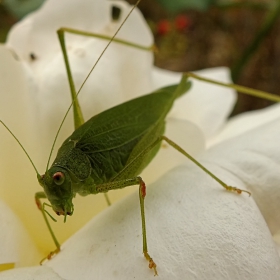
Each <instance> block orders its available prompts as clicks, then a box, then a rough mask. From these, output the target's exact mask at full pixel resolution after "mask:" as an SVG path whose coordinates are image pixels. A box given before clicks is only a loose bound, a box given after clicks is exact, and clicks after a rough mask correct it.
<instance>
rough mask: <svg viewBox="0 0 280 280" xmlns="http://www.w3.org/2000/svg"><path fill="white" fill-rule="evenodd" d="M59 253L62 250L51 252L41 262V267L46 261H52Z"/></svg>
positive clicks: (57, 249)
mask: <svg viewBox="0 0 280 280" xmlns="http://www.w3.org/2000/svg"><path fill="white" fill-rule="evenodd" d="M59 252H60V248H56V249H55V250H54V251H52V252H50V253H49V254H48V255H47V256H46V257H45V258H43V259H42V260H41V261H40V265H42V264H43V262H44V261H45V260H51V259H52V258H53V257H54V256H55V255H56V254H58V253H59Z"/></svg>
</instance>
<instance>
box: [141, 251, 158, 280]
mask: <svg viewBox="0 0 280 280" xmlns="http://www.w3.org/2000/svg"><path fill="white" fill-rule="evenodd" d="M144 256H145V258H146V259H147V261H148V262H149V268H150V269H153V270H154V272H155V276H157V275H158V273H157V265H156V263H155V262H154V261H153V259H152V258H151V257H150V255H149V254H148V252H144Z"/></svg>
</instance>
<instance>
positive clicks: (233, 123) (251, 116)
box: [207, 104, 280, 147]
mask: <svg viewBox="0 0 280 280" xmlns="http://www.w3.org/2000/svg"><path fill="white" fill-rule="evenodd" d="M279 117H280V104H274V105H272V106H269V107H267V108H264V109H261V110H255V111H250V112H245V113H242V114H240V115H237V116H235V117H233V118H231V119H230V120H229V121H228V122H227V123H226V125H225V126H224V127H223V129H222V130H221V131H220V132H219V133H218V134H217V135H215V137H214V138H213V139H210V141H209V142H208V143H207V144H208V146H209V147H210V146H212V145H214V144H217V143H219V142H222V141H225V140H227V139H229V138H233V137H235V136H238V135H240V134H242V133H245V132H247V131H249V130H252V129H254V128H256V127H258V126H262V125H264V124H266V123H268V122H270V121H273V120H275V119H277V118H279Z"/></svg>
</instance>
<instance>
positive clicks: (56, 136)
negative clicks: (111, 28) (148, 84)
mask: <svg viewBox="0 0 280 280" xmlns="http://www.w3.org/2000/svg"><path fill="white" fill-rule="evenodd" d="M140 2H141V0H138V1H137V2H136V4H135V5H134V6H133V8H132V9H131V10H130V12H129V13H128V14H127V16H126V17H125V19H124V21H123V22H122V23H121V25H120V26H119V28H118V29H117V31H116V33H115V34H114V35H113V37H112V38H111V39H110V41H109V42H108V44H107V46H106V47H105V48H104V50H103V51H102V53H101V54H100V56H99V57H98V59H97V60H96V62H95V63H94V65H93V66H92V68H91V70H90V71H89V73H88V75H87V76H86V78H85V80H84V82H83V83H82V85H81V86H80V88H79V90H78V92H77V95H76V98H77V97H78V95H79V94H80V92H81V90H82V88H83V87H84V85H85V83H86V81H87V80H88V78H89V77H90V75H91V73H92V71H93V70H94V68H95V67H96V65H97V64H98V62H99V61H100V59H101V57H102V56H103V54H104V53H105V51H106V50H107V49H108V47H109V46H110V45H111V43H112V41H113V40H114V39H115V37H116V36H117V34H118V33H119V31H120V30H121V28H122V27H123V25H124V23H125V22H126V21H127V19H128V18H129V16H130V14H131V13H132V12H133V10H134V9H135V8H136V7H137V6H138V4H139V3H140ZM73 103H74V100H73V101H72V102H71V104H70V106H69V108H68V109H67V111H66V113H65V115H64V117H63V119H62V122H61V124H60V126H59V128H58V130H57V133H56V135H55V138H54V141H53V144H52V147H51V152H50V155H49V158H48V163H47V168H46V170H48V168H49V164H50V160H51V156H52V153H53V150H54V146H55V143H56V141H57V138H58V135H59V133H60V130H61V128H62V126H63V124H64V122H65V120H66V117H67V116H68V114H69V111H70V109H71V108H72V106H73Z"/></svg>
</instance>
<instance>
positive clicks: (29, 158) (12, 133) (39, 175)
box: [0, 120, 40, 176]
mask: <svg viewBox="0 0 280 280" xmlns="http://www.w3.org/2000/svg"><path fill="white" fill-rule="evenodd" d="M0 123H1V124H2V125H3V126H4V127H5V128H6V129H7V130H8V132H9V133H10V134H11V135H12V136H13V138H14V139H15V140H16V141H17V142H18V144H19V145H20V147H21V149H22V150H23V151H24V153H25V154H26V156H27V157H28V159H29V161H30V163H31V164H32V166H33V168H34V170H35V172H36V173H37V176H40V174H39V172H38V170H37V168H36V166H35V164H34V162H33V161H32V159H31V157H30V156H29V154H28V153H27V151H26V150H25V148H24V147H23V145H22V144H21V143H20V141H19V139H18V138H17V137H16V136H15V134H14V133H13V132H12V131H11V130H10V129H9V128H8V126H7V125H6V124H5V123H4V122H3V121H1V120H0Z"/></svg>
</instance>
